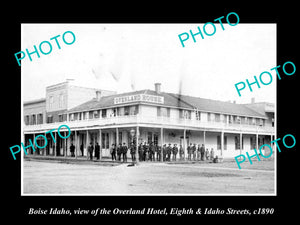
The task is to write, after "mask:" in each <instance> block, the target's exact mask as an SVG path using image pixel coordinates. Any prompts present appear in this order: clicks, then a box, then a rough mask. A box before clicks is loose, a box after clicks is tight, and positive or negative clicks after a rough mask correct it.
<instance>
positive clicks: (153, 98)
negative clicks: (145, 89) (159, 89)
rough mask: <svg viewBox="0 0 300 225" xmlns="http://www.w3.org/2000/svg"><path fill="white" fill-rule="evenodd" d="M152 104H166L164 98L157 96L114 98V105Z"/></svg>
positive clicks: (137, 95) (141, 95)
mask: <svg viewBox="0 0 300 225" xmlns="http://www.w3.org/2000/svg"><path fill="white" fill-rule="evenodd" d="M140 101H141V102H151V103H159V104H164V97H162V96H157V95H147V94H136V95H127V96H122V97H116V98H114V104H122V103H130V102H140Z"/></svg>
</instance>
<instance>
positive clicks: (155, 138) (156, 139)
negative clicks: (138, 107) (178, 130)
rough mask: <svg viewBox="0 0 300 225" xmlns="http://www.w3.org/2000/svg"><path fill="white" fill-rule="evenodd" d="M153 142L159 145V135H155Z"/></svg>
mask: <svg viewBox="0 0 300 225" xmlns="http://www.w3.org/2000/svg"><path fill="white" fill-rule="evenodd" d="M153 142H154V144H155V145H158V134H156V133H154V134H153Z"/></svg>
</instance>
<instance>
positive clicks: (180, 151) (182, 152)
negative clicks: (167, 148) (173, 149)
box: [179, 145, 184, 160]
mask: <svg viewBox="0 0 300 225" xmlns="http://www.w3.org/2000/svg"><path fill="white" fill-rule="evenodd" d="M179 157H180V160H183V159H184V150H183V147H182V145H180V146H179Z"/></svg>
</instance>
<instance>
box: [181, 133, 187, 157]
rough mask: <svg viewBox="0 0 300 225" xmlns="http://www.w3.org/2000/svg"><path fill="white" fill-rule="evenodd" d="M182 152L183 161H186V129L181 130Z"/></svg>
mask: <svg viewBox="0 0 300 225" xmlns="http://www.w3.org/2000/svg"><path fill="white" fill-rule="evenodd" d="M182 147H183V151H184V160H186V156H187V152H186V151H187V146H186V129H184V130H183V143H182Z"/></svg>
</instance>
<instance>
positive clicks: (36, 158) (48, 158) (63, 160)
mask: <svg viewBox="0 0 300 225" xmlns="http://www.w3.org/2000/svg"><path fill="white" fill-rule="evenodd" d="M24 160H27V161H30V160H32V161H49V162H58V163H70V164H93V165H102V166H117V165H121V164H132V163H133V162H132V161H131V159H129V160H128V161H127V162H123V161H112V160H111V158H110V157H102V159H101V160H97V159H96V158H93V160H89V159H87V157H86V156H77V159H76V158H75V157H70V156H67V157H64V156H43V155H30V156H25V157H24ZM224 161H225V162H227V161H232V160H230V159H228V160H227V159H225V160H224ZM139 163H142V164H149V163H152V164H156V163H159V164H161V163H164V164H210V163H213V162H212V161H211V160H204V161H193V160H192V161H188V160H184V161H182V160H177V161H164V162H160V161H140V162H139Z"/></svg>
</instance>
